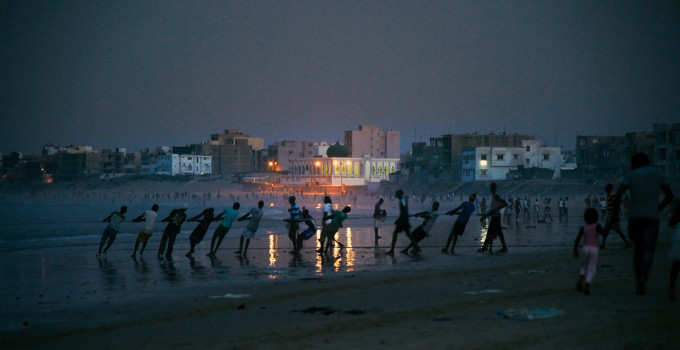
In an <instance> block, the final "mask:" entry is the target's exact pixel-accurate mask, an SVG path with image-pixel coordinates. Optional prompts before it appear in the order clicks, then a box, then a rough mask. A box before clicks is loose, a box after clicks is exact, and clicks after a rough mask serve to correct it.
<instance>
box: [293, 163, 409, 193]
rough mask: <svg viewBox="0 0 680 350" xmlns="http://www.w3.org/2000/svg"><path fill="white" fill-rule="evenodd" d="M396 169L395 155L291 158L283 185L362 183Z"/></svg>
mask: <svg viewBox="0 0 680 350" xmlns="http://www.w3.org/2000/svg"><path fill="white" fill-rule="evenodd" d="M397 170H399V159H398V158H373V157H371V156H363V157H324V158H321V157H316V158H304V159H295V160H293V161H291V167H290V175H289V176H284V177H282V178H281V183H282V184H284V185H294V186H302V185H318V186H366V185H369V184H370V183H375V184H377V183H380V181H382V180H389V177H390V174H392V173H394V172H396V171H397Z"/></svg>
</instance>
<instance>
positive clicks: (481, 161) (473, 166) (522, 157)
mask: <svg viewBox="0 0 680 350" xmlns="http://www.w3.org/2000/svg"><path fill="white" fill-rule="evenodd" d="M462 159H463V165H462V180H463V181H475V180H480V181H483V180H505V179H507V175H508V173H509V172H510V171H512V170H517V168H518V167H519V166H522V167H524V168H542V169H550V170H556V171H558V172H559V169H560V166H561V163H562V149H561V148H560V147H544V146H542V145H541V143H540V141H539V140H522V147H474V148H469V149H465V150H463V153H462Z"/></svg>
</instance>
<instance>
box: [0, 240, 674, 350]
mask: <svg viewBox="0 0 680 350" xmlns="http://www.w3.org/2000/svg"><path fill="white" fill-rule="evenodd" d="M659 248H661V249H658V251H657V256H656V259H655V260H656V261H655V264H654V269H653V272H652V275H651V276H650V282H649V293H648V295H646V296H643V297H640V296H636V295H634V285H633V277H632V276H633V274H632V266H631V263H630V255H631V253H632V250H629V249H613V250H607V251H603V252H602V254H601V259H600V264H599V267H598V275H597V276H596V278H595V280H594V282H593V289H592V294H591V295H590V296H584V295H583V294H581V293H577V292H576V291H575V290H574V282H575V281H576V276H577V269H578V265H579V262H578V260H577V259H573V258H569V255H570V252H571V251H570V249H552V250H549V251H542V252H533V253H532V252H527V253H514V254H513V253H512V251H511V252H510V253H506V254H496V255H485V254H477V253H472V252H469V253H467V252H466V253H465V254H462V255H460V256H458V255H456V256H443V255H442V256H434V252H433V251H432V250H426V254H427V256H428V257H431V258H435V259H433V260H438V259H439V258H446V259H449V260H453V261H455V260H469V261H468V264H466V265H464V266H459V267H456V266H455V265H453V266H451V265H449V266H445V265H444V264H441V265H438V264H432V263H427V264H428V266H427V267H425V268H419V269H401V268H395V269H393V270H390V269H388V270H384V271H368V272H355V273H343V274H331V275H329V276H323V277H320V278H305V277H301V278H291V279H287V280H275V281H270V282H267V283H266V284H264V285H262V284H261V283H255V284H252V283H246V284H241V285H234V286H232V287H228V288H225V286H220V285H214V286H209V287H202V288H193V287H183V288H171V289H169V290H172V293H168V294H164V295H156V296H155V297H152V298H150V299H148V300H143V301H135V300H129V301H126V302H117V301H115V300H109V301H108V302H107V301H102V302H101V303H98V304H93V305H90V306H85V307H80V308H77V309H73V310H70V309H57V310H53V311H51V312H47V313H46V314H45V316H46V317H48V318H51V319H52V321H53V322H54V323H53V324H51V325H46V326H44V327H41V326H40V324H39V323H33V322H30V323H29V326H28V327H26V328H25V329H16V330H12V331H7V330H3V331H1V332H0V333H1V334H2V335H3V336H2V340H1V341H0V344H4V345H3V347H4V346H8V347H9V348H52V349H53V348H57V349H60V348H79V347H82V346H83V345H84V344H90V346H95V344H98V345H97V346H101V347H107V348H111V349H122V348H129V347H142V348H144V347H150V348H158V347H169V348H209V349H213V348H214V349H223V348H237V349H259V348H283V349H293V348H304V349H311V348H324V349H340V348H347V347H352V348H354V347H357V346H370V347H378V348H388V347H397V348H422V347H430V346H431V347H435V348H466V349H468V348H471V349H496V348H525V349H539V348H545V347H547V346H551V347H556V348H566V347H567V346H568V347H569V348H573V347H576V348H585V349H588V348H593V349H594V348H599V349H601V348H627V347H630V348H637V349H647V348H661V349H666V348H668V349H670V348H673V347H674V345H675V344H677V341H678V340H680V334H679V333H678V332H673V331H672V330H673V327H674V323H675V322H677V321H680V314H678V312H677V308H678V304H677V303H668V301H667V277H668V263H667V262H666V261H663V260H665V259H664V258H663V252H664V251H667V249H668V247H667V245H662V246H660V247H659ZM458 262H460V261H458ZM263 286H267V287H266V288H262V287H263ZM225 295H231V296H232V298H228V297H222V298H220V297H219V296H225ZM211 297H215V298H211ZM313 307H316V308H328V309H331V310H339V311H336V312H335V313H333V314H330V315H324V314H323V313H311V312H303V311H304V310H309V309H310V308H313ZM532 307H542V308H555V309H557V310H560V311H562V312H564V314H561V315H556V316H554V317H549V318H545V319H537V320H531V321H519V320H514V319H504V318H502V317H499V316H497V313H498V312H499V311H504V310H509V309H523V308H532ZM357 311H361V313H358V312H357ZM576 331H578V332H579V336H578V337H574V335H573V334H574V332H576ZM608 335H609V336H608Z"/></svg>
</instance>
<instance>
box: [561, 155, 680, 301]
mask: <svg viewBox="0 0 680 350" xmlns="http://www.w3.org/2000/svg"><path fill="white" fill-rule="evenodd" d="M613 189H614V186H613V185H612V184H607V185H606V186H605V192H606V193H607V197H606V199H605V203H604V204H601V205H600V206H601V207H602V206H604V207H605V208H606V211H605V212H604V213H605V214H606V215H607V220H606V223H605V226H604V227H602V226H601V225H600V224H599V223H598V219H599V216H600V213H598V210H597V209H596V208H595V207H594V206H593V205H588V206H587V207H586V209H585V212H584V213H583V218H584V221H585V224H584V225H583V226H582V227H581V228H580V229H579V232H578V235H577V237H576V241H575V242H574V256H575V257H578V256H579V245H581V244H582V246H581V253H580V255H581V256H582V260H581V267H580V270H579V276H578V281H577V284H576V290H578V291H580V292H583V293H584V294H586V295H589V294H590V287H591V283H592V281H593V278H594V277H595V273H596V270H597V260H598V255H599V250H600V249H604V248H605V242H606V238H607V236H608V234H609V232H610V231H611V230H614V231H616V232H617V233H619V235H620V236H621V238H622V239H623V241H624V243H625V244H626V248H628V247H630V246H631V243H630V242H629V241H628V240H627V239H626V237H625V236H624V235H623V233H622V232H621V229H620V226H619V220H620V209H619V208H620V206H621V202H622V198H623V197H624V194H625V193H626V192H627V191H629V192H630V202H629V204H630V206H629V212H628V237H629V238H630V240H631V242H632V246H633V268H634V271H635V286H636V287H635V293H636V294H637V295H645V294H646V293H647V280H648V278H649V273H650V271H651V268H652V262H653V259H654V251H655V249H656V241H657V238H658V235H659V228H660V225H661V223H660V213H661V211H662V210H663V209H664V208H665V207H666V206H668V205H669V204H671V203H672V202H673V192H672V191H671V188H670V185H669V184H668V182H667V181H666V179H665V177H664V176H663V174H662V173H661V172H660V171H658V170H657V169H656V168H654V167H651V166H650V164H649V158H648V156H647V155H646V154H644V153H636V154H634V155H633V157H632V158H631V172H630V173H629V174H628V175H627V176H626V177H624V179H623V181H622V182H621V184H620V185H619V187H618V189H617V191H616V192H613ZM662 194H663V196H664V197H663V200H662V201H661V203H659V197H660V196H661V195H662ZM679 223H680V205H676V206H675V209H674V211H673V213H672V215H671V219H670V221H669V225H670V226H671V227H675V231H674V233H673V237H672V239H671V251H670V256H669V257H670V259H671V261H672V267H671V276H670V288H669V300H670V301H674V300H675V285H676V281H677V277H678V271H680V224H679ZM599 236H602V241H600V239H599Z"/></svg>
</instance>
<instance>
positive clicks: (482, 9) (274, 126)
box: [0, 1, 680, 154]
mask: <svg viewBox="0 0 680 350" xmlns="http://www.w3.org/2000/svg"><path fill="white" fill-rule="evenodd" d="M0 28H1V29H0V32H2V33H3V35H2V36H0V48H1V50H0V51H1V52H2V53H0V81H2V83H0V89H1V90H0V113H1V114H0V121H1V122H2V125H3V127H2V128H0V152H2V153H3V154H7V153H9V152H12V151H18V152H23V153H25V154H37V153H39V152H40V150H41V148H42V146H43V144H46V143H51V144H54V145H56V146H67V145H70V144H73V145H90V146H93V148H94V149H104V148H115V147H125V148H127V149H128V150H131V151H137V150H139V149H141V148H146V147H154V146H181V145H185V144H191V143H199V142H202V141H206V140H207V139H208V138H209V136H210V134H211V133H216V132H221V131H223V130H225V129H238V130H239V131H241V132H244V133H247V134H250V135H252V136H256V137H263V138H264V139H265V143H266V144H271V143H273V142H276V141H282V140H310V141H315V142H318V141H324V140H325V141H328V142H329V143H335V141H340V142H343V138H344V137H343V132H344V131H345V130H353V129H355V128H356V127H357V126H358V125H377V126H379V127H380V128H381V130H396V131H400V132H401V145H400V150H401V152H402V153H403V152H404V151H406V150H409V149H410V145H411V143H412V142H423V141H424V142H427V141H428V140H429V138H430V137H440V136H441V135H443V134H459V133H472V132H475V131H477V132H479V133H483V134H488V133H491V132H493V133H496V134H498V133H502V132H503V131H506V132H508V133H518V134H529V135H536V136H537V137H538V138H540V139H542V141H544V142H545V143H546V144H549V145H554V146H564V148H565V149H566V150H572V149H574V146H575V140H576V136H577V135H624V134H625V133H626V132H632V131H651V129H652V123H655V122H656V123H665V122H677V121H678V120H679V119H680V104H678V103H677V101H680V65H678V64H677V62H680V45H678V44H677V43H678V42H680V9H679V8H678V4H677V2H672V1H665V2H658V3H652V4H647V3H639V2H635V1H624V2H621V1H603V2H596V3H575V2H555V3H524V2H512V1H511V2H484V3H477V2H472V3H468V2H463V1H429V2H423V3H418V2H385V3H380V2H378V3H375V2H361V1H348V2H304V1H295V2H285V3H280V2H264V1H256V2H218V3H207V4H194V3H183V2H166V3H150V2H149V3H136V2H91V3H87V2H86V3H69V2H66V3H51V2H46V3H39V2H29V3H25V2H3V3H2V4H0Z"/></svg>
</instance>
